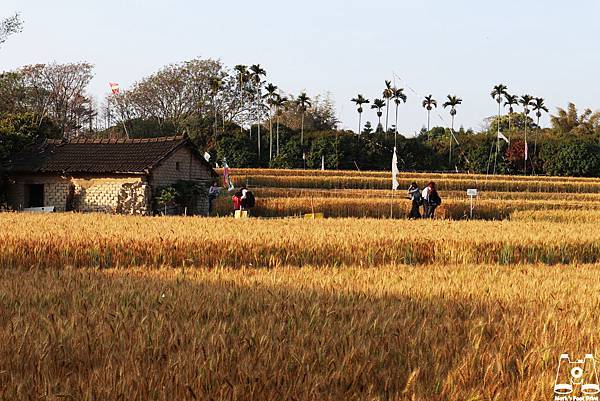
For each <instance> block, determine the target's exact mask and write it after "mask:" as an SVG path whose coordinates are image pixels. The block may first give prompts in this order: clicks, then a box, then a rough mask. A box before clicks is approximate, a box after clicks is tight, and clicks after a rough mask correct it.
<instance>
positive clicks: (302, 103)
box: [296, 92, 312, 146]
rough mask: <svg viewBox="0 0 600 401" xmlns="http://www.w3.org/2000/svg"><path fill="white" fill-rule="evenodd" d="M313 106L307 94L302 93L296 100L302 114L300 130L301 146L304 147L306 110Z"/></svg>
mask: <svg viewBox="0 0 600 401" xmlns="http://www.w3.org/2000/svg"><path fill="white" fill-rule="evenodd" d="M311 105H312V103H311V100H310V98H309V97H308V96H307V95H306V92H302V93H300V95H298V97H297V98H296V106H297V107H298V109H299V110H300V113H301V114H302V122H301V126H300V127H301V128H300V146H304V117H305V115H306V110H308V108H309V107H310V106H311Z"/></svg>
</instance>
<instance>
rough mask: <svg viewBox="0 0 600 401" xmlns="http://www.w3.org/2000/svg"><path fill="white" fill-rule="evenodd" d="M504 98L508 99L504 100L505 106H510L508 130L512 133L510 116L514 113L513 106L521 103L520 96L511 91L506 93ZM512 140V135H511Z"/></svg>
mask: <svg viewBox="0 0 600 401" xmlns="http://www.w3.org/2000/svg"><path fill="white" fill-rule="evenodd" d="M504 99H506V102H504V106H508V132H509V133H510V129H511V126H510V117H511V114H513V113H514V109H513V106H514V105H516V104H519V97H518V96H517V95H511V94H509V93H506V94H505V95H504ZM509 140H510V137H509Z"/></svg>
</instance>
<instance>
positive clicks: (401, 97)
mask: <svg viewBox="0 0 600 401" xmlns="http://www.w3.org/2000/svg"><path fill="white" fill-rule="evenodd" d="M392 91H393V92H394V95H393V96H392V97H393V99H394V103H395V104H396V126H395V130H394V146H396V145H397V144H398V108H399V107H400V105H401V104H402V103H406V100H407V97H406V94H405V93H404V88H393V90H392Z"/></svg>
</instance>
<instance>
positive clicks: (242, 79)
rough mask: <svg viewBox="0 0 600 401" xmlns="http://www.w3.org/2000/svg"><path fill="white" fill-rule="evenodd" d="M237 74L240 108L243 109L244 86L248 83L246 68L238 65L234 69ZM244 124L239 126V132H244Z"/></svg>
mask: <svg viewBox="0 0 600 401" xmlns="http://www.w3.org/2000/svg"><path fill="white" fill-rule="evenodd" d="M234 70H235V71H236V72H237V80H238V82H239V83H240V108H243V107H244V84H245V83H246V82H247V81H248V77H249V75H248V66H246V65H243V64H238V65H236V66H235V67H234ZM243 125H244V124H240V132H243V131H244V127H243Z"/></svg>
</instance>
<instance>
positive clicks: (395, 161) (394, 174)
mask: <svg viewBox="0 0 600 401" xmlns="http://www.w3.org/2000/svg"><path fill="white" fill-rule="evenodd" d="M399 172H400V171H398V156H397V155H396V147H394V156H392V189H393V190H394V191H396V190H397V189H398V187H399V186H400V183H399V182H398V178H397V177H398V173H399Z"/></svg>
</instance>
